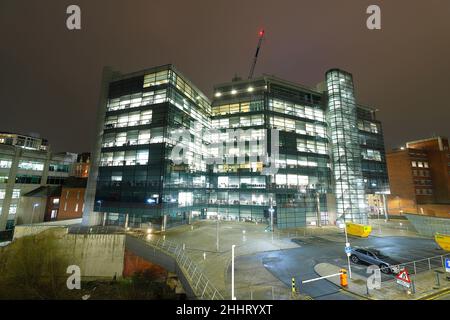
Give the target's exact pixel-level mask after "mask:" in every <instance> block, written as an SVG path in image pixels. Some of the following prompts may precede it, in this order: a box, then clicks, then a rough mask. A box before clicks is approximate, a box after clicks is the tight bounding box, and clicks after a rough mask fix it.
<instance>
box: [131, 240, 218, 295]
mask: <svg viewBox="0 0 450 320" xmlns="http://www.w3.org/2000/svg"><path fill="white" fill-rule="evenodd" d="M131 235H132V236H135V237H138V238H139V239H141V240H143V241H145V242H146V243H147V244H148V245H150V246H152V247H154V248H156V249H158V250H161V251H163V252H165V253H166V254H168V255H170V256H171V257H173V258H174V259H175V260H176V262H177V264H178V266H179V267H180V269H181V271H182V272H183V274H184V276H185V277H186V279H187V281H188V282H189V284H190V286H191V288H192V290H193V291H194V293H195V295H196V297H197V298H199V299H203V300H224V297H223V296H222V294H221V293H220V292H219V290H217V288H216V287H215V286H214V285H213V284H212V282H211V281H210V280H209V279H208V277H206V276H205V275H204V273H203V271H202V270H201V269H200V268H199V267H198V266H197V265H196V263H195V262H194V261H192V259H191V258H190V257H189V256H188V254H187V253H186V251H185V247H184V246H183V245H180V244H178V243H176V242H174V241H170V240H165V239H164V238H161V237H159V238H158V239H157V240H156V239H154V236H150V237H149V236H148V235H145V234H131Z"/></svg>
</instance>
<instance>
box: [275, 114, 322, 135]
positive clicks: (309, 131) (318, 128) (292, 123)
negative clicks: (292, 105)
mask: <svg viewBox="0 0 450 320" xmlns="http://www.w3.org/2000/svg"><path fill="white" fill-rule="evenodd" d="M270 124H271V126H272V127H273V128H275V129H278V130H281V131H287V132H295V133H298V134H304V135H309V136H319V137H322V138H326V136H327V135H326V129H325V127H324V126H323V125H321V124H313V123H307V122H304V121H299V120H293V119H289V118H282V117H277V116H275V117H270Z"/></svg>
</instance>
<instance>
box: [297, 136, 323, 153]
mask: <svg viewBox="0 0 450 320" xmlns="http://www.w3.org/2000/svg"><path fill="white" fill-rule="evenodd" d="M297 151H299V152H312V153H319V154H328V145H327V143H326V142H321V141H314V140H307V139H297Z"/></svg>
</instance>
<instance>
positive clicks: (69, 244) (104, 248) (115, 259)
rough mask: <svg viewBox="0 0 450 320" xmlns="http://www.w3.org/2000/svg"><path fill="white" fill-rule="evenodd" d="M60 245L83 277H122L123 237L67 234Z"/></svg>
mask: <svg viewBox="0 0 450 320" xmlns="http://www.w3.org/2000/svg"><path fill="white" fill-rule="evenodd" d="M61 245H62V246H63V247H64V250H65V252H66V253H67V254H68V256H69V259H70V263H71V264H74V265H78V266H79V267H80V269H81V275H82V276H83V277H107V278H113V277H114V276H116V277H117V278H120V277H122V273H123V265H124V255H125V235H123V234H67V235H65V236H64V237H63V238H62V239H61Z"/></svg>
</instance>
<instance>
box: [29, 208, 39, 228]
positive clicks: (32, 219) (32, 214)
mask: <svg viewBox="0 0 450 320" xmlns="http://www.w3.org/2000/svg"><path fill="white" fill-rule="evenodd" d="M36 207H39V203H35V204H33V211H32V213H31V225H33V222H34V209H36Z"/></svg>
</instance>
